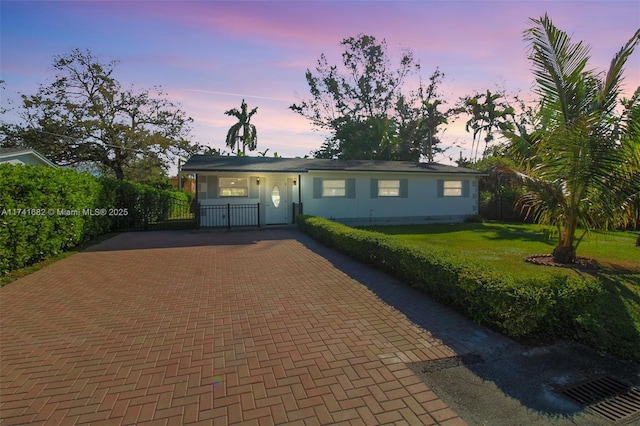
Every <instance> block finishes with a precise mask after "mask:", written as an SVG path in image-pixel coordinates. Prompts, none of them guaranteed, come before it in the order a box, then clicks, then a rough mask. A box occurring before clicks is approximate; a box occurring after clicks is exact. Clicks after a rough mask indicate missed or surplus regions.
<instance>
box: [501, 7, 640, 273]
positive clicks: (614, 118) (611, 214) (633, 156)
mask: <svg viewBox="0 0 640 426" xmlns="http://www.w3.org/2000/svg"><path fill="white" fill-rule="evenodd" d="M532 23H533V26H532V27H531V28H530V29H528V30H527V31H525V36H524V38H525V40H526V41H527V42H528V43H529V44H530V55H529V59H530V60H531V62H532V65H533V73H534V75H535V79H536V86H535V89H534V90H535V93H536V94H537V95H539V96H540V102H539V108H538V124H537V125H538V128H537V129H536V137H535V138H531V139H530V144H531V145H530V146H529V147H528V148H529V149H522V142H523V139H522V138H520V139H519V140H516V139H517V138H512V143H513V145H514V146H516V145H517V147H518V149H514V150H513V151H514V153H515V152H520V153H521V154H522V153H527V154H526V155H521V156H520V158H519V162H520V167H521V170H520V172H519V173H518V176H519V177H521V178H522V181H523V182H524V183H525V184H526V187H527V188H528V192H527V193H526V194H525V195H524V196H523V197H522V198H521V199H520V200H519V201H518V204H519V206H520V207H521V208H522V209H523V211H524V212H525V213H527V214H528V215H531V216H532V217H533V218H534V219H535V220H536V221H537V222H539V223H542V224H550V225H555V227H556V229H557V233H558V244H557V246H556V247H555V249H554V250H553V257H554V260H555V261H557V262H560V263H574V262H576V261H577V257H576V250H577V247H578V245H579V244H580V241H581V240H582V238H583V237H584V235H585V234H586V232H588V231H589V230H591V229H609V228H612V227H616V226H621V225H624V224H626V223H629V222H630V221H631V220H632V212H633V203H635V202H636V200H637V199H638V196H639V194H640V138H639V137H638V135H640V132H639V126H640V123H639V121H638V119H637V117H638V105H639V103H640V101H639V100H638V98H640V95H639V92H636V95H635V96H634V97H633V98H632V99H631V100H625V101H623V107H624V111H623V113H622V114H620V112H619V111H620V109H619V108H618V97H619V95H620V83H621V81H622V73H623V68H624V65H625V62H626V60H627V59H628V57H629V56H630V55H631V54H632V52H633V50H634V48H635V47H636V46H637V45H638V43H639V42H640V30H638V31H637V32H636V33H635V34H634V35H633V37H632V38H631V39H630V40H629V41H628V42H627V44H625V45H624V46H623V47H622V48H621V49H620V51H618V53H616V55H615V56H614V58H613V60H612V61H611V65H610V67H609V70H608V71H607V72H606V73H596V72H594V71H592V70H589V69H587V62H588V60H589V47H588V46H587V45H584V44H583V43H582V42H579V43H575V44H574V43H572V42H571V40H570V37H569V36H568V35H567V34H566V33H565V32H563V31H561V30H559V29H557V28H556V27H555V26H554V25H553V24H552V22H551V20H550V19H549V17H548V16H547V15H545V16H544V17H542V18H540V19H532ZM505 135H506V136H507V137H509V133H508V132H507V133H506V134H505ZM511 136H513V134H511ZM579 227H580V228H582V234H581V235H580V236H577V235H576V234H577V230H578V228H579Z"/></svg>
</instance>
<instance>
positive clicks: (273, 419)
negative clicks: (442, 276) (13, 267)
mask: <svg viewBox="0 0 640 426" xmlns="http://www.w3.org/2000/svg"><path fill="white" fill-rule="evenodd" d="M393 305H396V306H402V308H403V312H404V314H403V313H400V312H399V311H398V310H396V309H394V308H393ZM405 314H406V316H405ZM412 317H413V318H412ZM408 318H409V319H413V320H414V321H416V318H418V319H419V321H416V322H419V323H420V324H423V325H424V324H428V325H429V327H428V328H429V331H425V330H424V329H421V328H419V327H418V326H416V325H415V324H414V323H413V322H411V321H410V320H409V319H408ZM501 339H503V338H502V337H501V336H499V335H495V334H493V333H491V332H488V331H486V330H483V329H481V328H479V327H475V326H473V325H471V323H469V322H468V321H466V320H465V319H463V318H462V317H460V316H459V315H457V314H455V313H453V312H451V311H450V310H448V309H446V308H444V307H442V306H440V305H438V304H436V303H434V302H432V301H430V299H428V298H427V297H424V296H422V295H421V294H419V293H417V292H415V291H413V290H412V289H410V288H408V287H406V286H403V285H401V284H400V283H398V282H396V281H395V280H393V279H391V278H389V277H388V276H387V275H385V274H382V273H379V272H377V271H375V270H373V269H371V268H368V267H365V266H363V265H361V264H359V263H357V262H354V261H352V260H350V259H348V258H346V257H344V256H342V255H340V254H337V253H335V252H334V251H332V250H329V249H327V248H325V247H323V246H321V245H319V244H318V243H316V242H314V241H313V240H311V239H309V238H308V237H306V236H305V235H303V234H301V233H299V232H298V231H296V230H294V229H270V230H261V231H244V232H196V233H193V232H184V231H168V232H163V231H158V232H148V233H125V234H120V235H118V236H116V237H114V238H112V239H109V240H107V241H105V242H103V243H101V244H98V245H96V246H93V247H91V248H90V249H89V250H87V251H85V252H83V253H80V254H77V255H74V256H71V257H69V258H66V259H64V260H62V261H60V262H57V263H55V264H52V265H50V266H48V267H46V268H44V269H42V270H40V271H38V272H36V273H34V274H32V275H30V276H27V277H25V278H22V279H20V280H18V281H16V282H13V283H11V284H9V285H8V286H6V287H4V288H2V289H0V344H1V347H0V365H1V375H0V423H1V424H2V425H15V424H26V423H28V424H65V425H67V424H89V423H90V424H96V425H98V424H137V425H143V424H159V425H178V424H216V425H217V424H220V425H223V424H247V425H249V424H256V425H258V424H259V425H269V424H305V425H311V424H333V423H339V424H354V425H355V424H367V425H369V424H393V423H395V424H409V425H416V424H441V425H463V424H465V422H464V421H463V420H462V419H461V418H460V417H459V416H458V414H457V413H456V412H454V411H453V410H452V409H451V408H449V407H448V406H447V405H446V404H445V403H444V402H443V401H442V400H441V399H440V398H439V397H438V395H436V394H435V393H434V392H433V391H432V390H430V389H429V388H428V387H427V385H426V384H425V383H423V382H422V380H421V379H420V378H419V377H417V376H416V375H415V374H414V373H413V372H412V371H411V370H410V369H409V368H408V366H407V364H408V363H414V362H421V361H429V360H436V359H442V358H447V357H452V356H454V355H456V354H458V355H460V354H464V353H468V352H471V351H477V350H479V349H482V347H483V346H488V345H494V346H495V345H496V344H500V342H501V341H502V340H501ZM505 341H506V339H505Z"/></svg>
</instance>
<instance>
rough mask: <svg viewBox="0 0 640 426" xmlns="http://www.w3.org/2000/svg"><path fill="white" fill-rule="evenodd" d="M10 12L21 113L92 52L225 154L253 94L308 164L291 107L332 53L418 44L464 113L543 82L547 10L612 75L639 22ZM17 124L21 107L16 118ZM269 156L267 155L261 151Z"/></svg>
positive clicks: (583, 5) (631, 10) (403, 13)
mask: <svg viewBox="0 0 640 426" xmlns="http://www.w3.org/2000/svg"><path fill="white" fill-rule="evenodd" d="M0 7H1V10H0V12H1V29H0V31H1V34H0V37H1V67H2V68H1V76H0V79H2V80H4V81H5V83H4V84H5V88H4V90H3V91H2V92H3V93H2V106H3V107H11V106H14V107H15V106H19V95H18V93H24V94H33V93H35V92H36V91H37V89H38V85H39V84H43V83H48V82H51V81H52V78H53V71H52V69H51V64H52V58H53V56H54V55H62V54H67V53H69V52H70V51H71V50H72V49H73V48H80V49H89V50H90V51H91V52H92V53H93V54H94V55H95V56H97V57H98V58H99V59H100V60H101V61H102V62H109V61H111V60H114V59H115V60H118V61H120V63H119V65H118V67H117V75H116V78H117V79H118V80H119V81H120V82H121V83H123V86H129V85H133V86H134V87H135V88H137V89H150V88H152V87H153V86H161V88H162V90H163V91H164V92H166V93H167V94H168V98H169V99H171V100H172V101H174V102H178V103H179V104H180V105H181V107H182V109H183V110H184V111H185V112H186V113H187V114H188V115H189V116H191V117H192V118H193V119H194V123H193V130H192V133H191V136H192V140H193V141H194V142H198V143H200V144H203V145H207V146H210V147H214V148H219V149H225V146H224V139H225V135H226V132H227V130H228V128H229V127H230V126H231V125H232V124H233V123H234V118H232V117H228V116H226V115H224V111H226V110H228V109H231V108H239V106H240V102H241V101H242V99H243V98H244V99H245V100H246V101H247V103H248V105H249V108H253V107H256V106H257V107H258V113H257V114H256V115H255V116H254V118H253V119H252V122H253V123H254V124H255V125H256V126H257V129H258V150H259V151H263V150H265V149H266V148H269V153H268V154H267V155H272V154H273V153H274V152H277V153H278V154H279V155H281V156H284V157H295V156H304V155H307V154H309V153H310V152H311V151H312V150H315V149H317V148H319V147H320V145H321V144H322V142H323V141H324V138H325V135H324V134H322V133H319V132H317V131H314V129H313V127H312V126H311V124H310V123H309V122H308V121H306V120H305V119H304V118H302V117H300V116H298V115H296V114H295V113H294V112H292V111H291V110H289V109H288V106H289V105H291V104H292V103H296V102H299V101H300V100H301V99H303V98H307V97H309V91H308V86H307V84H306V81H305V77H304V75H305V71H306V69H307V68H311V69H313V68H314V67H315V64H316V61H317V59H318V58H319V57H320V55H321V54H322V53H324V54H326V55H327V57H328V59H329V61H330V62H331V63H334V64H339V63H340V61H341V57H340V54H341V53H342V50H343V49H342V48H341V46H340V41H341V40H343V39H344V38H347V37H351V36H353V37H356V36H357V35H358V34H360V33H364V34H369V35H373V36H375V37H376V38H377V39H378V40H382V39H385V40H386V42H387V45H388V48H389V53H390V54H391V61H392V63H393V64H397V62H398V61H399V59H400V51H401V49H403V48H409V49H411V50H413V51H414V54H415V58H416V59H417V60H418V61H419V62H420V64H421V66H422V77H423V79H425V80H426V79H427V78H428V77H429V76H430V75H431V73H432V72H433V71H434V70H435V68H436V67H438V68H439V69H440V70H441V71H442V72H443V73H444V74H445V78H444V81H443V84H442V85H441V88H440V89H441V90H440V92H441V94H442V95H443V98H444V99H445V100H446V101H447V104H446V105H445V107H451V106H453V105H454V103H455V102H456V101H457V100H458V98H459V97H461V96H464V95H471V94H473V93H474V92H475V91H485V90H486V89H490V90H492V91H494V90H497V89H498V88H504V89H506V90H507V91H508V92H510V93H520V95H521V96H522V97H523V98H525V99H532V95H531V94H530V89H531V85H532V82H533V77H532V74H531V72H530V66H529V63H528V61H527V58H526V57H527V46H526V44H525V43H524V42H523V40H522V33H523V31H524V30H525V29H527V28H528V27H529V26H530V23H529V18H539V17H540V16H542V15H544V14H545V13H548V14H549V16H550V17H551V19H552V21H553V22H554V24H555V25H556V26H557V27H559V28H560V29H562V30H564V31H566V32H568V33H569V34H570V35H571V36H572V39H573V41H574V42H575V41H578V40H584V41H585V42H586V43H588V44H589V45H590V46H591V49H592V50H591V54H592V59H591V62H590V67H591V68H595V69H598V70H603V71H604V70H606V69H607V67H608V65H609V62H610V60H611V58H612V57H613V55H614V53H615V52H617V51H618V50H619V49H620V48H621V47H622V46H623V45H624V44H625V43H626V42H627V40H629V38H630V37H631V36H632V35H633V33H634V32H635V31H636V30H637V29H638V27H640V2H638V1H635V0H629V1H517V0H514V1H233V2H232V1H205V0H202V1H193V2H188V1H180V2H178V1H113V2H100V1H28V0H26V1H5V0H2V1H1V2H0ZM625 78H626V79H625V82H624V89H625V93H626V94H627V95H630V94H631V93H632V92H633V91H634V90H635V88H636V87H638V85H640V52H639V51H636V52H635V53H634V55H633V56H632V57H631V58H630V59H629V61H628V63H627V67H626V71H625ZM3 119H4V120H6V121H9V122H12V121H15V120H16V116H15V113H12V112H9V113H7V114H5V117H4V118H3ZM464 121H465V119H464V118H460V119H458V120H457V121H456V122H453V123H451V124H449V125H448V127H447V129H446V131H445V133H444V136H443V141H444V144H445V146H448V147H449V149H448V150H447V151H446V153H445V154H444V155H440V156H439V157H437V158H436V161H440V162H444V163H448V162H450V161H451V158H453V159H456V158H457V157H458V156H459V155H460V152H461V151H462V152H463V154H464V155H466V156H469V154H468V150H469V148H470V147H471V138H472V137H471V135H470V134H468V133H466V132H465V131H464ZM255 155H257V154H255Z"/></svg>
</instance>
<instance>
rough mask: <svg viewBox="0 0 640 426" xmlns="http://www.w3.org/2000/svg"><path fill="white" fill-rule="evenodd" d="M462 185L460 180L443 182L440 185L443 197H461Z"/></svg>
mask: <svg viewBox="0 0 640 426" xmlns="http://www.w3.org/2000/svg"><path fill="white" fill-rule="evenodd" d="M463 192H464V183H463V181H462V180H445V181H443V183H442V196H443V197H462V196H463Z"/></svg>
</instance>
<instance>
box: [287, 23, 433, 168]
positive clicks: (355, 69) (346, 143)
mask: <svg viewBox="0 0 640 426" xmlns="http://www.w3.org/2000/svg"><path fill="white" fill-rule="evenodd" d="M341 45H342V46H343V47H344V48H345V51H344V52H343V53H342V65H341V67H338V66H337V65H330V64H329V62H328V60H327V58H326V56H325V55H324V54H322V55H321V56H320V59H319V60H318V62H317V65H316V68H315V73H314V72H312V71H311V70H309V69H308V70H307V72H306V80H307V84H308V85H309V90H310V93H311V98H310V99H306V100H303V101H302V102H301V103H299V104H293V105H291V106H290V107H289V108H290V109H291V110H293V111H295V112H296V113H298V114H300V115H301V116H303V117H305V118H307V119H308V120H310V121H311V123H312V124H313V125H314V126H316V127H318V128H320V129H323V130H328V131H330V132H331V136H330V137H329V138H327V140H326V141H325V143H324V144H323V145H322V147H321V148H320V149H319V150H317V151H315V152H314V153H313V155H314V156H315V157H320V158H335V157H338V158H344V159H377V160H418V159H419V158H420V156H421V154H423V153H425V154H426V153H428V152H430V151H429V150H428V149H423V146H424V144H425V143H426V141H427V137H426V136H425V134H428V131H427V127H428V126H427V124H432V125H433V123H436V122H437V120H431V121H430V122H427V120H425V119H424V118H423V115H424V113H425V111H426V109H427V107H426V106H425V105H423V104H422V101H424V100H428V101H429V102H430V103H431V110H432V112H433V111H434V110H437V105H438V103H437V102H436V100H435V98H434V97H435V89H436V87H437V84H438V83H439V82H440V79H441V77H442V73H440V72H439V71H437V70H436V72H435V73H434V75H433V76H432V79H431V83H432V84H431V86H430V88H428V89H427V94H430V95H428V96H427V99H425V92H424V91H423V89H422V88H420V89H419V91H418V92H416V93H412V94H405V93H403V86H404V83H405V80H406V77H407V76H408V75H410V74H411V73H413V72H416V71H418V70H419V68H420V67H419V65H418V64H417V63H416V62H415V60H414V58H413V53H412V52H411V51H409V50H405V51H403V52H402V56H401V58H400V62H399V64H398V66H397V68H394V67H393V66H392V65H391V61H390V59H389V56H388V54H387V44H386V42H385V41H384V40H382V41H381V42H378V40H377V39H376V38H375V37H373V36H370V35H364V34H360V35H359V36H358V37H350V38H347V39H344V40H343V41H342V42H341ZM341 71H342V72H341ZM429 96H431V97H429ZM421 97H422V98H421ZM434 105H435V107H434ZM432 118H433V117H432ZM421 120H422V121H421ZM440 124H442V122H440ZM433 130H434V129H432V131H431V136H432V138H431V139H430V141H431V142H432V143H435V142H436V141H437V139H435V133H436V132H435V131H433Z"/></svg>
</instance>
